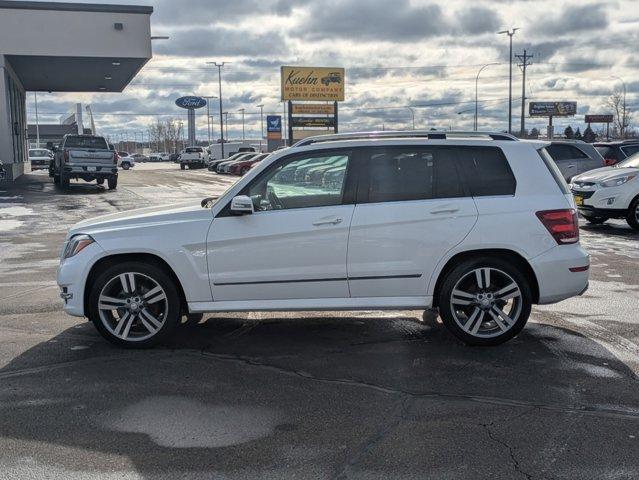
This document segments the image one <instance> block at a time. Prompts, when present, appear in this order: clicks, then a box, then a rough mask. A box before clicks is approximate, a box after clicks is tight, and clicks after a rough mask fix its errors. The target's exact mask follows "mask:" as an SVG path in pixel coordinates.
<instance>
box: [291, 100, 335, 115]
mask: <svg viewBox="0 0 639 480" xmlns="http://www.w3.org/2000/svg"><path fill="white" fill-rule="evenodd" d="M334 113H335V107H334V106H333V105H331V104H330V103H295V104H293V115H333V114H334Z"/></svg>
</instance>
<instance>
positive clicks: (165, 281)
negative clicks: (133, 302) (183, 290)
mask: <svg viewBox="0 0 639 480" xmlns="http://www.w3.org/2000/svg"><path fill="white" fill-rule="evenodd" d="M129 272H133V273H136V274H141V275H143V276H146V277H148V278H149V279H152V280H153V281H154V282H156V283H157V284H158V285H159V286H160V287H162V289H163V290H164V293H165V296H166V307H167V313H166V316H163V317H162V320H163V322H162V326H161V327H160V328H159V329H158V330H157V331H156V332H155V333H154V334H153V335H152V336H150V337H149V338H144V339H139V340H136V339H134V338H132V339H130V340H125V339H123V338H120V337H118V336H116V335H115V334H114V333H113V332H111V331H110V330H109V328H107V326H106V325H105V323H104V322H103V319H102V317H101V316H100V310H99V308H98V304H99V299H100V294H101V292H102V289H103V288H105V286H106V285H107V284H109V283H110V282H112V281H114V279H117V277H118V276H119V275H121V274H126V273H129ZM116 283H117V282H116ZM138 284H139V282H138V283H136V288H138V287H137V285H138ZM124 295H138V296H140V295H143V292H142V291H140V292H132V293H130V294H124ZM87 313H88V317H89V320H91V322H93V325H94V326H95V328H96V329H97V330H98V332H100V335H102V336H103V337H104V338H105V339H107V340H108V341H109V342H111V343H113V344H115V345H118V346H120V347H124V348H150V347H153V346H155V345H158V344H160V343H161V342H163V341H165V340H166V339H167V338H168V337H169V336H170V335H171V333H172V332H173V330H174V329H175V327H176V326H177V325H178V323H179V322H180V318H181V312H180V296H179V294H178V287H177V285H175V283H174V281H173V280H172V279H171V277H170V276H169V275H168V274H167V272H166V271H165V270H164V269H163V268H161V267H159V266H156V265H154V264H152V263H141V262H123V263H119V264H116V265H113V266H111V267H108V268H107V269H106V270H104V271H103V272H102V273H101V274H100V275H99V276H98V277H97V278H96V280H95V282H93V285H92V286H91V291H90V292H89V300H88V312H87ZM107 323H108V322H107ZM135 329H137V330H138V331H140V332H142V333H144V330H145V328H144V327H143V325H142V324H141V315H140V314H137V315H136V316H134V319H133V320H132V325H131V330H135ZM116 331H117V330H116ZM147 333H148V330H147Z"/></svg>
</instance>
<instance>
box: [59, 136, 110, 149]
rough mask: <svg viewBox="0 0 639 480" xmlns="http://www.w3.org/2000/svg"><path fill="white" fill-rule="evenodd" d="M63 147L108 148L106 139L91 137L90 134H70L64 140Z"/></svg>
mask: <svg viewBox="0 0 639 480" xmlns="http://www.w3.org/2000/svg"><path fill="white" fill-rule="evenodd" d="M64 147H65V148H95V149H102V150H108V149H109V146H108V145H107V142H106V140H105V139H104V138H103V137H91V136H75V135H70V136H68V137H67V138H66V140H65V141H64Z"/></svg>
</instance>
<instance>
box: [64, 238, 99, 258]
mask: <svg viewBox="0 0 639 480" xmlns="http://www.w3.org/2000/svg"><path fill="white" fill-rule="evenodd" d="M94 241H95V240H93V239H92V238H91V237H90V236H89V235H74V236H73V237H71V238H70V239H69V243H67V247H66V248H65V249H64V256H63V257H62V258H69V257H73V256H74V255H77V254H78V253H80V252H81V251H82V250H84V249H85V248H86V247H88V246H89V245H91V244H92V243H93V242H94Z"/></svg>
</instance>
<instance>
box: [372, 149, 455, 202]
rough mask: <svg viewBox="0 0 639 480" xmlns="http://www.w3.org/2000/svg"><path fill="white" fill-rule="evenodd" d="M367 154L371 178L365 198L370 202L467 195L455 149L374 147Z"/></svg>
mask: <svg viewBox="0 0 639 480" xmlns="http://www.w3.org/2000/svg"><path fill="white" fill-rule="evenodd" d="M366 157H367V158H366V159H365V160H364V162H363V165H364V168H365V169H366V170H367V171H368V178H369V181H368V191H367V192H366V196H365V201H368V202H370V203H378V202H399V201H408V200H428V199H433V198H455V197H461V196H463V195H464V193H463V187H462V183H461V180H460V178H459V175H458V173H457V168H456V167H455V159H454V156H453V151H452V150H451V149H446V148H436V147H435V148H433V147H408V148H407V147H391V148H380V149H372V150H371V151H370V153H369V154H368V155H367V156H366Z"/></svg>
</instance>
